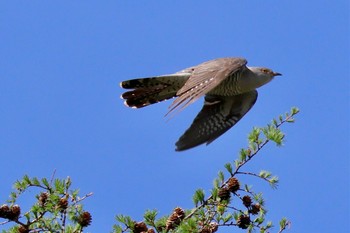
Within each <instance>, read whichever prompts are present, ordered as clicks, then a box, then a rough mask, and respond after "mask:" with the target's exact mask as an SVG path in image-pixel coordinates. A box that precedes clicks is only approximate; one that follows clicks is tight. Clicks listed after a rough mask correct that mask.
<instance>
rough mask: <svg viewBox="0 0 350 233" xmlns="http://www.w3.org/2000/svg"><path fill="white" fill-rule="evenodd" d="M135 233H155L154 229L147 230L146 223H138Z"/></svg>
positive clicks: (135, 226)
mask: <svg viewBox="0 0 350 233" xmlns="http://www.w3.org/2000/svg"><path fill="white" fill-rule="evenodd" d="M132 232H133V233H155V231H154V230H153V229H152V228H149V229H148V228H147V225H146V223H144V222H136V223H135V225H134V230H133V231H132Z"/></svg>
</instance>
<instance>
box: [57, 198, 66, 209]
mask: <svg viewBox="0 0 350 233" xmlns="http://www.w3.org/2000/svg"><path fill="white" fill-rule="evenodd" d="M67 207H68V200H67V198H65V197H62V198H61V199H60V200H59V201H58V208H59V209H60V210H61V212H63V211H64V210H66V209H67Z"/></svg>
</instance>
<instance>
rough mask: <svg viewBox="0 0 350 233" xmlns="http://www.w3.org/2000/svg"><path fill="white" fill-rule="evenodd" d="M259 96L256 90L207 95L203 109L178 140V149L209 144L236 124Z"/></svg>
mask: <svg viewBox="0 0 350 233" xmlns="http://www.w3.org/2000/svg"><path fill="white" fill-rule="evenodd" d="M257 97H258V92H257V91H256V90H254V91H250V92H246V93H243V94H240V95H236V96H227V97H221V96H220V97H219V96H210V95H207V96H206V97H205V101H204V106H203V108H202V110H201V111H200V112H199V113H198V115H197V116H196V118H195V119H194V121H193V123H192V125H191V126H190V128H188V129H187V130H186V132H185V133H184V134H183V135H182V136H181V137H180V139H179V140H178V141H177V142H176V150H177V151H182V150H186V149H190V148H192V147H195V146H198V145H200V144H203V143H206V144H207V145H208V144H209V143H211V142H212V141H214V140H215V139H217V138H218V137H219V136H220V135H222V134H223V133H225V132H226V131H227V130H229V129H230V128H231V127H232V126H234V125H235V124H236V123H237V122H238V121H239V120H240V119H241V118H242V117H243V116H244V115H245V114H246V113H247V112H248V111H249V110H250V109H251V108H252V107H253V105H254V104H255V101H256V99H257Z"/></svg>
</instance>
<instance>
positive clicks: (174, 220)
mask: <svg viewBox="0 0 350 233" xmlns="http://www.w3.org/2000/svg"><path fill="white" fill-rule="evenodd" d="M184 218H185V212H184V211H183V209H181V208H180V207H176V208H175V209H174V211H173V213H172V214H171V215H170V216H169V218H168V220H167V221H166V225H165V230H166V231H169V230H173V229H174V228H175V227H176V226H178V225H179V224H180V223H181V221H182V220H183V219H184Z"/></svg>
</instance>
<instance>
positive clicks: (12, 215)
mask: <svg viewBox="0 0 350 233" xmlns="http://www.w3.org/2000/svg"><path fill="white" fill-rule="evenodd" d="M20 214H21V207H19V205H13V206H11V207H10V209H9V211H8V215H7V218H8V219H9V220H17V219H18V217H19V215H20Z"/></svg>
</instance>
